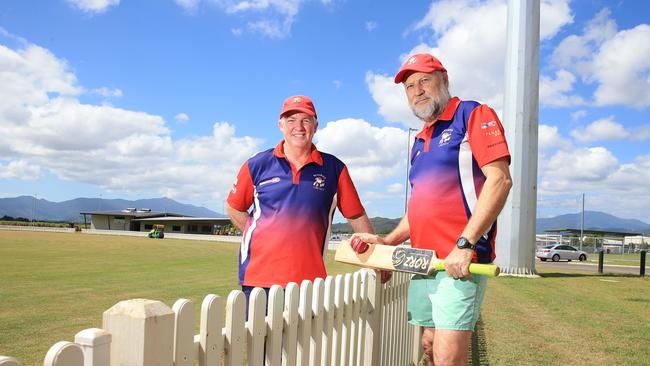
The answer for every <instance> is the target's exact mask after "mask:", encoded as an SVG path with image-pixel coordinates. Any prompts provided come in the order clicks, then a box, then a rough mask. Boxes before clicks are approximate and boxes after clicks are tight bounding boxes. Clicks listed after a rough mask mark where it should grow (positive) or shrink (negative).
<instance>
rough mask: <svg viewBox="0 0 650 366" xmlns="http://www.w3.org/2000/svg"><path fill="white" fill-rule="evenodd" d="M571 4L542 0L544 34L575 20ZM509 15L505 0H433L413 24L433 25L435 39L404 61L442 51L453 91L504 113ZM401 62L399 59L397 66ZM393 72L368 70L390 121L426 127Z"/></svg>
mask: <svg viewBox="0 0 650 366" xmlns="http://www.w3.org/2000/svg"><path fill="white" fill-rule="evenodd" d="M568 4H569V1H568V0H557V1H551V0H549V1H542V5H541V14H540V27H541V31H540V32H541V35H542V38H543V39H549V38H551V37H552V36H554V35H555V34H556V33H557V32H558V31H559V30H560V29H561V28H562V27H563V26H565V25H567V24H569V23H571V22H572V21H573V17H572V15H571V14H570V9H569V5H568ZM506 16H507V4H506V2H505V1H503V0H491V1H484V2H478V1H474V0H458V1H451V0H444V1H437V2H433V3H432V5H431V6H430V8H429V11H428V13H427V14H426V15H425V16H424V17H423V18H422V19H421V20H420V21H419V22H417V24H416V25H415V26H414V29H413V30H415V31H417V30H431V31H432V32H433V33H434V40H433V42H434V43H435V44H434V45H430V44H427V43H421V44H419V45H417V46H415V47H413V48H412V49H411V50H409V51H408V52H406V53H404V54H402V55H401V56H400V61H404V60H405V59H406V57H408V55H410V54H413V53H420V52H428V53H431V54H433V55H436V56H438V57H439V58H440V59H441V61H442V63H443V64H444V65H445V68H447V70H448V72H449V84H450V85H449V88H450V91H451V93H452V94H453V95H458V96H460V97H461V98H464V99H474V100H478V101H481V102H484V103H487V104H489V105H490V106H491V107H493V108H494V109H495V110H496V111H497V113H499V111H500V110H502V109H503V85H504V68H505V53H506ZM458 45H463V47H459V46H458ZM398 68H399V65H396V66H395V72H396V71H397V69H398ZM393 75H394V74H391V75H389V76H385V75H377V74H374V73H372V72H370V73H368V74H367V75H366V83H367V84H368V86H369V89H370V91H371V93H372V96H373V98H374V99H375V101H376V102H377V103H378V104H379V113H380V114H381V115H382V116H383V117H384V118H386V119H387V120H389V121H399V122H403V123H404V124H405V125H407V126H410V127H420V126H421V122H419V120H417V119H415V117H412V113H411V111H410V109H409V108H408V105H407V103H406V98H405V96H404V91H403V90H402V89H400V88H394V87H391V86H390V85H389V84H391V83H392V79H393ZM562 82H565V81H562ZM551 86H552V87H554V88H557V87H559V86H563V85H559V86H558V85H551ZM550 91H552V89H551V90H550Z"/></svg>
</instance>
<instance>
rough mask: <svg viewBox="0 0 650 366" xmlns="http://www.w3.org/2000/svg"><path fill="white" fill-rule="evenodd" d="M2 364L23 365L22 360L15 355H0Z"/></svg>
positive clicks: (1, 365)
mask: <svg viewBox="0 0 650 366" xmlns="http://www.w3.org/2000/svg"><path fill="white" fill-rule="evenodd" d="M0 366H21V365H20V362H18V360H16V359H15V358H13V357H7V356H0Z"/></svg>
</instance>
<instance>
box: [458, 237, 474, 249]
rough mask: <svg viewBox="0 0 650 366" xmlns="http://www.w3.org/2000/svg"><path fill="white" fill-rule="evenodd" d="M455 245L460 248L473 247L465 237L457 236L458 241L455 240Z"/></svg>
mask: <svg viewBox="0 0 650 366" xmlns="http://www.w3.org/2000/svg"><path fill="white" fill-rule="evenodd" d="M456 246H457V247H458V248H460V249H467V248H470V249H473V247H474V245H472V243H470V242H469V240H467V239H465V238H458V241H456Z"/></svg>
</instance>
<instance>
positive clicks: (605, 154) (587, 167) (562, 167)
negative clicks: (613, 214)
mask: <svg viewBox="0 0 650 366" xmlns="http://www.w3.org/2000/svg"><path fill="white" fill-rule="evenodd" d="M545 167H546V171H545V172H544V177H545V178H548V180H545V181H544V182H545V184H546V187H545V188H548V186H549V185H550V186H554V187H557V188H558V189H559V190H562V189H566V188H567V187H570V186H571V184H574V183H575V182H580V181H588V182H593V181H602V180H604V179H605V178H606V177H607V176H608V175H609V174H612V173H613V172H614V171H616V169H617V168H618V159H617V158H616V157H615V156H614V154H612V152H611V151H609V150H607V149H605V148H603V147H590V148H581V149H575V150H573V151H563V150H560V151H558V152H557V153H556V154H555V155H553V156H552V157H551V158H550V159H549V161H548V164H546V166H545Z"/></svg>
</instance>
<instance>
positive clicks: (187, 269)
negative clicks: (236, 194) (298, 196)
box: [0, 231, 650, 365]
mask: <svg viewBox="0 0 650 366" xmlns="http://www.w3.org/2000/svg"><path fill="white" fill-rule="evenodd" d="M237 250H238V245H236V244H228V243H217V242H207V241H189V240H173V239H164V240H151V239H145V238H138V237H118V236H101V235H87V234H79V233H77V234H64V233H41V232H12V231H0V355H6V356H13V357H16V358H18V359H19V360H20V361H22V362H23V365H40V364H41V362H42V360H43V358H44V356H45V353H46V352H47V349H48V348H49V347H50V346H52V345H53V344H54V343H55V342H57V341H60V340H72V339H73V337H74V334H75V333H76V332H78V331H80V330H82V329H85V328H89V327H101V316H102V312H103V311H104V310H106V309H108V308H110V307H111V306H113V305H114V304H115V303H117V302H118V301H121V300H126V299H130V298H149V299H156V300H161V301H163V302H164V303H166V304H167V305H169V306H171V305H172V304H173V302H174V301H175V300H176V299H179V298H189V299H192V300H193V301H194V303H195V305H196V308H197V311H198V310H199V307H200V303H201V301H202V299H203V297H204V296H205V295H206V294H208V293H215V294H217V295H220V296H223V297H225V296H227V295H228V293H229V292H230V291H231V290H232V289H234V288H237ZM327 265H328V271H329V273H330V274H334V273H342V272H346V271H353V270H355V268H353V267H350V266H346V265H341V264H338V263H335V262H333V261H332V260H331V256H329V257H328V261H327ZM649 285H650V279H648V278H638V277H634V276H594V275H590V274H582V273H550V272H547V273H542V278H539V279H524V278H512V277H499V278H497V279H494V280H490V282H489V290H488V292H487V295H486V300H485V303H484V305H483V310H482V313H481V319H480V322H479V324H478V327H477V332H476V337H475V339H474V345H475V351H474V352H473V360H474V364H481V365H602V364H607V365H647V364H648V360H649V359H650V348H649V347H648V344H650V290H649V289H648V287H649Z"/></svg>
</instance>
